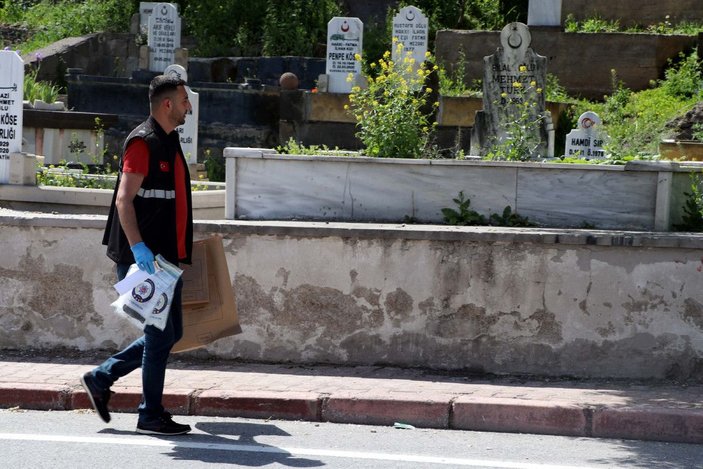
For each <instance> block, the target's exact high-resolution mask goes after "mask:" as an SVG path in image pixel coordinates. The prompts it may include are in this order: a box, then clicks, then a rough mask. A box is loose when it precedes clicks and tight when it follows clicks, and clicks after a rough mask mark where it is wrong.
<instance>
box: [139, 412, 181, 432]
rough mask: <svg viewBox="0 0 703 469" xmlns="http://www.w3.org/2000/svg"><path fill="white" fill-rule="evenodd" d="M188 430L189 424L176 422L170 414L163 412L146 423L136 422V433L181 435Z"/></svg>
mask: <svg viewBox="0 0 703 469" xmlns="http://www.w3.org/2000/svg"><path fill="white" fill-rule="evenodd" d="M189 431H190V425H183V424H180V423H176V422H174V421H173V419H172V418H171V414H169V413H168V412H164V413H163V414H162V415H161V417H159V418H158V419H156V420H154V421H153V422H148V423H142V422H138V423H137V433H141V434H143V435H183V434H184V433H188V432H189Z"/></svg>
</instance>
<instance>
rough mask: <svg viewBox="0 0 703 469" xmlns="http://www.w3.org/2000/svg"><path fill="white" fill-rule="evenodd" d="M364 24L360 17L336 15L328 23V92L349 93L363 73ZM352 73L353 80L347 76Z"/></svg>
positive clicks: (326, 71) (326, 70) (326, 67)
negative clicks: (361, 56)
mask: <svg viewBox="0 0 703 469" xmlns="http://www.w3.org/2000/svg"><path fill="white" fill-rule="evenodd" d="M363 34H364V24H363V23H362V22H361V20H360V19H359V18H344V17H338V16H336V17H334V18H332V19H331V20H330V21H329V23H327V63H326V66H325V73H326V74H327V76H328V78H327V92H329V93H349V92H350V91H351V89H352V86H353V85H354V81H355V80H356V77H358V76H359V74H361V62H360V61H358V60H356V59H355V58H354V56H355V55H356V54H361V48H362V44H363ZM349 74H352V77H353V80H352V81H349V80H348V79H347V78H348V77H349Z"/></svg>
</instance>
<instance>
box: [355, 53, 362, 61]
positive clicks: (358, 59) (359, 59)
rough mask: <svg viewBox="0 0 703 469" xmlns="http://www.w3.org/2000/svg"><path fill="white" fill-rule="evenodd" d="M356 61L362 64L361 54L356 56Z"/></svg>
mask: <svg viewBox="0 0 703 469" xmlns="http://www.w3.org/2000/svg"><path fill="white" fill-rule="evenodd" d="M354 60H356V61H357V62H361V54H359V53H356V54H354Z"/></svg>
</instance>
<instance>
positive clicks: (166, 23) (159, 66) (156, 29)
mask: <svg viewBox="0 0 703 469" xmlns="http://www.w3.org/2000/svg"><path fill="white" fill-rule="evenodd" d="M148 34H149V37H148V40H147V44H148V46H149V70H150V71H152V72H159V73H162V72H163V71H164V70H165V69H166V67H168V66H169V65H170V64H172V63H173V62H175V58H176V53H175V52H176V49H177V48H180V47H181V18H180V17H179V16H178V10H177V9H176V6H175V5H174V4H172V3H157V4H156V5H155V6H154V10H153V11H152V13H151V16H150V17H149V26H148Z"/></svg>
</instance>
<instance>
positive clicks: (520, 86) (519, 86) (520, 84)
mask: <svg viewBox="0 0 703 469" xmlns="http://www.w3.org/2000/svg"><path fill="white" fill-rule="evenodd" d="M513 88H522V83H520V82H519V81H516V82H514V83H513Z"/></svg>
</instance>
